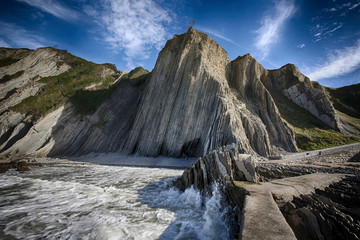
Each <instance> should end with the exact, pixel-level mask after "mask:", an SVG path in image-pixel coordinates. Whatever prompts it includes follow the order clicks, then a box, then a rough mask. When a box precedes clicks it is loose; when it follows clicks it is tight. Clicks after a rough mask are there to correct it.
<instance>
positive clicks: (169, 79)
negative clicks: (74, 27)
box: [0, 28, 343, 157]
mask: <svg viewBox="0 0 360 240" xmlns="http://www.w3.org/2000/svg"><path fill="white" fill-rule="evenodd" d="M60 53H61V51H59V50H56V49H52V48H42V49H37V50H35V51H32V50H24V49H20V50H11V49H0V58H1V59H0V60H1V61H0V63H1V66H0V79H1V82H0V98H1V99H0V102H1V105H0V110H1V111H0V123H1V124H0V152H1V154H2V155H6V154H38V155H50V156H73V155H83V154H88V153H91V152H99V153H100V152H101V153H104V152H105V153H107V152H119V153H124V154H138V155H147V156H158V155H165V156H174V157H183V156H205V155H206V154H208V153H210V152H212V151H213V150H215V149H218V148H219V147H221V146H224V145H228V144H233V143H236V144H237V145H238V146H239V147H240V148H241V149H243V150H244V151H245V152H246V153H250V154H251V153H257V154H260V155H262V156H273V155H278V153H279V152H281V151H284V150H285V151H296V150H297V148H296V142H295V134H294V132H293V130H292V129H294V128H292V129H290V126H293V127H297V125H296V122H295V123H294V122H291V123H290V124H291V125H289V121H287V122H285V121H284V120H283V117H284V116H283V115H281V114H283V112H281V114H280V112H279V109H280V110H282V111H283V109H285V110H286V109H290V108H289V107H288V106H286V104H287V102H286V101H288V102H289V101H290V102H291V103H292V104H295V106H296V107H297V108H301V109H307V110H308V111H309V112H311V114H313V115H314V116H315V117H316V118H318V119H320V120H321V121H323V122H324V123H326V124H327V125H329V126H330V127H332V128H334V129H337V130H342V129H343V128H342V123H341V122H340V121H339V119H338V116H337V113H336V112H335V110H334V108H333V106H332V105H331V102H330V101H329V100H328V98H327V95H326V94H325V91H324V88H323V87H321V86H320V85H316V84H313V83H311V82H310V81H309V79H308V78H306V77H305V76H304V75H302V74H301V73H300V72H299V71H298V69H297V68H296V67H295V66H293V65H286V66H284V67H283V68H281V69H279V70H266V69H264V68H263V67H262V66H261V65H260V64H259V63H258V62H257V61H256V60H255V59H254V58H252V57H251V56H250V55H249V54H247V55H245V56H242V57H238V58H237V59H235V60H234V61H230V59H229V57H228V56H227V53H226V51H225V50H224V49H222V48H221V47H220V46H219V45H218V44H217V43H216V42H215V41H214V40H212V39H211V38H210V37H208V36H207V35H206V34H203V33H200V32H198V31H196V30H194V29H192V28H190V29H189V30H188V32H187V33H185V34H182V35H175V36H174V38H173V39H171V40H169V41H168V42H167V43H166V46H165V47H164V49H163V50H162V51H161V52H160V54H159V57H158V60H157V63H156V66H155V68H154V70H153V71H152V73H151V74H150V77H149V78H147V79H146V80H145V79H143V78H142V77H141V76H145V75H144V73H141V74H140V78H141V79H140V78H138V76H137V75H136V77H133V79H129V78H128V76H130V75H131V74H132V73H131V72H130V73H129V74H125V73H124V72H122V73H121V74H120V75H117V79H115V78H114V77H113V75H114V74H115V73H116V74H119V72H117V71H116V69H115V70H114V69H112V67H111V66H109V65H106V64H105V65H104V66H103V65H97V64H93V63H89V62H87V61H85V60H81V59H79V58H76V57H74V56H68V55H67V57H64V53H63V54H60ZM69 61H70V62H69ZM89 72H90V73H91V74H89ZM85 73H87V74H88V75H86V76H85V77H84V76H83V74H85ZM138 73H139V72H137V74H138ZM116 74H115V75H116ZM47 76H56V78H55V79H50V80H49V79H47V80H46V81H47V82H46V81H43V79H44V77H47ZM108 77H110V80H109V79H108ZM70 78H71V79H70ZM78 79H79V80H78ZM88 79H92V80H91V81H90V82H88V81H87V80H88ZM49 81H50V83H49ZM51 81H53V82H51ZM68 81H73V82H72V83H71V84H70V85H71V86H73V84H74V85H79V86H78V89H77V90H73V89H71V86H70V87H69V86H67V85H66V84H65V83H66V82H68ZM109 81H110V82H111V83H109ZM62 82H64V84H62ZM106 82H107V83H108V84H110V85H106V86H105V87H103V88H102V90H101V89H100V90H99V89H98V88H99V87H101V86H103V84H105V83H106ZM51 83H56V84H60V85H59V89H58V90H57V91H53V89H48V88H46V86H49V85H51ZM46 84H48V85H46ZM60 87H61V88H60ZM98 90H99V91H98ZM47 91H48V92H47ZM46 94H48V95H46ZM52 94H55V95H52ZM56 94H57V95H56ZM67 94H69V95H71V96H72V97H67V98H66V99H67V100H66V101H65V100H64V96H65V97H66V96H67ZM84 94H85V95H84ZM44 95H45V96H49V98H44V99H45V101H44V99H43V100H42V102H39V103H38V102H36V101H40V100H39V98H37V97H38V96H44ZM280 95H281V97H282V98H285V99H286V101H280V102H279V101H278V96H280ZM30 96H33V98H29V97H30ZM54 96H56V97H54ZM79 96H80V98H78V99H77V100H76V98H75V100H76V101H72V98H73V97H79ZM57 98H59V99H60V98H62V100H61V99H60V100H59V101H62V102H59V103H58V102H56V101H57V100H56V99H57ZM98 98H100V99H102V100H101V101H100V102H99V101H98V100H97V99H98ZM29 99H30V100H31V101H32V102H31V101H28V102H30V103H31V104H33V106H32V108H30V109H31V110H24V106H25V107H26V104H22V105H23V106H22V107H21V108H13V107H14V105H16V104H19V103H20V102H22V101H23V100H29ZM34 99H35V100H36V99H37V100H36V101H35V100H34ZM54 99H55V100H54ZM49 101H54V102H51V104H50V105H49V104H48V106H47V112H46V111H45V113H44V111H42V109H41V108H42V107H43V106H42V104H44V105H46V103H48V102H49ZM93 101H95V103H96V104H97V105H96V107H93V106H92V105H91V103H92V102H93ZM97 101H98V103H97ZM25 102H26V101H25ZM34 102H35V104H34ZM22 103H24V101H23V102H22ZM89 103H90V106H88V105H89ZM16 106H17V105H16ZM34 107H35V108H39V109H35V110H36V111H37V112H40V113H37V114H36V113H34V111H35V110H34V109H33V108H34ZM78 108H80V110H81V109H83V110H82V111H84V109H85V112H82V113H79V109H78ZM88 108H90V110H91V109H92V111H86V109H88ZM25 109H26V108H25ZM294 109H295V110H294ZM36 111H35V112H36ZM291 111H296V108H292V109H290V110H289V111H288V112H291ZM309 112H307V114H310V113H309ZM311 114H310V115H311ZM34 116H37V117H36V118H35V117H34ZM39 116H40V117H39ZM294 124H295V125H294Z"/></svg>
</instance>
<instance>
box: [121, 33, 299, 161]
mask: <svg viewBox="0 0 360 240" xmlns="http://www.w3.org/2000/svg"><path fill="white" fill-rule="evenodd" d="M249 61H250V62H251V63H249ZM247 65H252V66H249V67H248V66H247ZM251 67H254V69H252V68H251ZM264 72H265V69H263V67H262V66H261V65H260V64H258V63H257V62H256V61H255V60H254V59H249V60H248V59H246V58H245V59H244V61H241V60H239V61H234V62H231V61H230V59H229V57H228V56H227V53H226V52H225V50H224V49H222V48H221V47H220V46H219V45H218V44H217V43H216V42H215V41H214V40H212V39H211V38H210V37H208V36H207V35H206V34H203V33H200V32H198V31H196V30H194V29H192V28H190V29H189V31H188V32H187V33H186V34H183V35H180V36H177V35H176V36H175V37H174V38H173V39H172V40H169V41H168V42H167V44H166V46H165V48H164V49H163V50H162V51H161V52H160V54H159V58H158V60H157V63H156V66H155V68H154V70H153V72H152V74H151V78H150V80H149V83H148V85H147V86H146V89H145V93H144V96H143V98H142V101H141V103H140V108H139V111H138V114H137V116H136V120H135V123H134V126H133V128H132V129H131V132H130V137H129V139H128V140H127V141H126V144H125V145H124V151H125V152H126V153H127V154H133V153H137V154H139V155H151V156H157V155H170V156H176V157H180V156H202V155H205V154H206V153H208V152H211V151H212V150H214V149H216V148H218V147H220V146H222V145H226V144H231V143H234V142H236V143H239V144H240V145H241V146H242V147H243V148H244V149H246V151H247V152H257V153H259V154H261V155H264V156H269V155H272V154H273V153H274V152H275V150H276V149H275V148H282V149H284V150H286V151H295V150H296V146H295V141H294V135H293V134H292V132H291V130H290V129H289V128H288V127H287V126H286V124H285V123H284V122H283V121H282V119H281V117H280V115H279V112H278V110H277V108H276V106H275V104H274V102H273V101H272V99H271V96H270V95H269V93H268V92H267V90H266V89H265V87H264V86H263V84H262V82H261V81H260V78H261V77H262V74H263V73H264Z"/></svg>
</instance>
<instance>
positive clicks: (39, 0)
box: [17, 0, 79, 21]
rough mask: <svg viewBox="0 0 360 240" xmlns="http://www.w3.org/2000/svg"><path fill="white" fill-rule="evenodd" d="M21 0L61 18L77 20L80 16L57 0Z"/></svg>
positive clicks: (20, 0)
mask: <svg viewBox="0 0 360 240" xmlns="http://www.w3.org/2000/svg"><path fill="white" fill-rule="evenodd" d="M17 1H19V2H24V3H27V4H29V5H31V6H33V7H37V8H39V9H41V10H42V11H44V12H47V13H49V14H51V15H54V16H55V17H57V18H61V19H63V20H65V21H75V20H77V19H78V18H79V13H78V12H76V11H74V10H72V9H70V8H67V7H65V6H63V5H62V4H61V3H60V2H58V1H56V0H17Z"/></svg>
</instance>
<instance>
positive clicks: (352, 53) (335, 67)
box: [307, 39, 360, 80]
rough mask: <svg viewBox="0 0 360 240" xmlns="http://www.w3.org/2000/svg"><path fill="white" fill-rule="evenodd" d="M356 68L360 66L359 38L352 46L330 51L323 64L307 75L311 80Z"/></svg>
mask: <svg viewBox="0 0 360 240" xmlns="http://www.w3.org/2000/svg"><path fill="white" fill-rule="evenodd" d="M358 68H360V39H359V40H358V41H357V43H356V44H355V45H354V46H352V47H347V48H344V49H342V50H336V51H334V52H333V53H331V55H329V57H328V61H327V62H326V63H325V64H323V65H321V66H318V67H316V68H315V69H313V70H312V71H311V72H310V73H309V74H307V75H308V76H309V78H310V79H311V80H320V79H324V78H331V77H337V76H341V75H345V74H347V73H351V72H353V71H354V70H356V69H358Z"/></svg>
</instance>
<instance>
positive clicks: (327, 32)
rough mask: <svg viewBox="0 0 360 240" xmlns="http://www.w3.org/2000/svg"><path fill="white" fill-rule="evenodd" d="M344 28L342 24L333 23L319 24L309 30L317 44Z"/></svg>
mask: <svg viewBox="0 0 360 240" xmlns="http://www.w3.org/2000/svg"><path fill="white" fill-rule="evenodd" d="M343 26H344V24H343V23H341V22H340V23H338V22H333V23H331V24H329V23H326V22H324V23H321V24H316V25H315V26H314V27H313V28H312V29H311V30H312V32H313V34H314V35H313V36H314V38H315V40H314V42H318V41H320V40H322V39H324V38H327V37H328V36H331V35H332V33H333V32H335V31H337V30H339V29H340V28H342V27H343Z"/></svg>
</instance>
